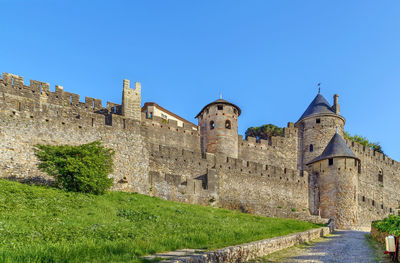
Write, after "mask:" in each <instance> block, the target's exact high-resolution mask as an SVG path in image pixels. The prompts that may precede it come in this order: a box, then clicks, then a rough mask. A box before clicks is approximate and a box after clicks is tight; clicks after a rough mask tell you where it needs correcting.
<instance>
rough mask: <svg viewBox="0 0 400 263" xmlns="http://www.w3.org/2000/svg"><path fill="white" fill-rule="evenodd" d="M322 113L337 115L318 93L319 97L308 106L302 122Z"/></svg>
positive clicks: (302, 116)
mask: <svg viewBox="0 0 400 263" xmlns="http://www.w3.org/2000/svg"><path fill="white" fill-rule="evenodd" d="M321 113H325V114H326V113H328V114H336V113H335V112H334V111H333V110H332V107H331V105H330V104H329V102H328V101H327V100H326V99H325V98H324V96H322V95H321V94H319V93H318V95H317V96H316V97H315V98H314V100H313V101H312V102H311V104H310V105H309V106H308V108H307V109H306V111H305V112H304V113H303V115H301V117H300V119H299V121H300V120H302V119H304V118H305V117H308V116H311V115H317V114H321Z"/></svg>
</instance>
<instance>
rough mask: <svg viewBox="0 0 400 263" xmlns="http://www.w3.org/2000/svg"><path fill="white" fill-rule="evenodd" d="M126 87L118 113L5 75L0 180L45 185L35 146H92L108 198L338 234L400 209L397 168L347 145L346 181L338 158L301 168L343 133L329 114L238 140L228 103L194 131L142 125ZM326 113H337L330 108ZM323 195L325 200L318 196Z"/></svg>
mask: <svg viewBox="0 0 400 263" xmlns="http://www.w3.org/2000/svg"><path fill="white" fill-rule="evenodd" d="M133 86H134V88H130V83H129V81H128V80H124V85H123V96H122V104H117V103H111V102H107V106H106V107H105V108H103V106H102V102H101V100H98V99H93V98H89V97H85V102H81V101H80V97H79V95H77V94H73V93H69V92H66V91H64V89H63V88H62V87H61V86H56V88H55V91H54V92H53V91H50V88H49V84H48V83H44V82H39V81H30V85H29V86H27V85H25V84H24V80H23V78H22V77H20V76H16V75H12V74H7V73H4V74H3V78H2V79H0V176H1V177H4V178H19V179H30V180H36V181H46V180H51V178H48V177H47V176H46V175H45V174H43V173H42V172H40V171H39V170H38V169H37V160H36V157H35V156H34V152H33V146H34V145H35V144H37V143H41V144H72V145H78V144H82V143H87V142H91V141H94V140H101V141H102V142H103V143H104V144H105V145H106V146H107V147H110V148H113V149H114V150H115V152H116V154H115V160H114V163H115V169H114V172H113V174H112V175H111V177H112V178H114V187H113V189H114V190H124V191H135V192H139V193H143V194H147V195H153V196H158V197H161V198H164V199H168V200H174V201H180V202H187V203H195V204H202V205H213V206H219V207H224V208H229V209H237V210H240V211H243V212H249V213H254V214H260V215H267V216H284V217H296V218H302V219H310V220H313V219H315V217H318V215H319V214H321V215H322V216H325V217H333V218H336V219H337V220H339V222H340V220H342V221H343V222H344V223H343V225H342V227H347V228H357V227H363V226H368V225H369V223H370V221H371V220H375V219H379V218H382V217H383V216H386V215H387V214H389V213H391V212H394V211H395V209H396V208H398V207H399V205H400V201H399V200H400V198H399V189H400V173H399V169H400V166H399V163H398V162H396V161H393V160H391V159H389V158H388V157H386V156H384V155H381V154H379V153H375V152H373V151H371V150H369V149H365V148H363V147H362V146H360V145H358V144H354V143H351V142H347V145H348V147H349V149H351V150H350V151H353V152H354V154H355V156H354V157H352V156H350V157H349V158H350V159H351V160H350V159H349V161H348V162H351V161H353V164H354V160H353V159H354V158H357V160H358V162H359V165H357V167H352V169H353V170H352V171H351V172H350V170H349V169H350V168H349V167H347V166H346V165H345V164H344V162H343V161H340V160H342V159H343V158H342V159H341V158H340V156H337V157H335V158H334V159H335V160H334V165H332V166H331V165H329V164H328V162H329V160H328V159H325V160H321V161H317V162H316V163H313V164H312V165H308V162H310V161H312V160H313V159H314V158H318V156H321V154H322V152H323V151H324V149H325V147H326V145H327V144H328V143H329V141H330V138H331V137H332V136H333V135H334V134H335V130H336V129H337V128H338V133H339V134H342V133H343V126H344V118H343V117H341V116H340V115H339V112H338V111H337V110H333V109H334V107H332V110H331V108H329V109H328V110H327V109H325V111H323V110H322V111H321V110H319V111H315V109H314V108H313V107H311V106H313V105H310V107H311V110H310V109H307V111H306V112H307V114H308V115H307V116H305V117H304V116H302V118H300V120H299V121H298V122H296V124H294V123H289V124H288V127H286V128H285V130H284V136H277V137H272V138H271V139H270V140H261V141H256V140H255V139H254V138H248V139H247V140H243V137H242V136H241V135H238V134H237V123H238V117H239V115H240V108H239V107H237V106H236V105H234V104H232V103H230V102H227V101H224V100H217V101H215V102H212V103H210V104H208V105H207V106H206V107H204V108H203V110H202V111H201V112H200V113H199V115H198V116H197V117H198V119H199V126H198V129H197V130H195V129H193V126H192V125H191V126H187V127H186V126H183V127H181V126H178V125H177V123H176V121H172V120H169V121H166V120H163V119H161V118H158V117H153V118H151V119H148V118H146V116H145V115H143V114H141V110H140V105H141V95H140V93H141V85H140V83H135V84H134V85H133ZM319 96H320V97H318V96H317V98H316V99H318V100H322V96H321V95H319ZM323 100H324V99H323ZM336 100H337V98H336ZM324 103H325V102H324ZM318 105H319V104H318ZM335 105H336V106H337V109H338V108H339V105H338V101H336V104H335ZM335 105H334V106H335ZM318 107H319V106H318ZM326 107H328V106H326ZM329 107H330V106H329ZM312 110H314V111H312ZM317 119H319V120H317ZM311 144H313V151H310V145H311ZM346 147H347V146H346ZM346 162H347V161H346ZM320 163H321V164H320ZM321 165H322V166H321ZM343 166H346V167H343ZM321 167H325V168H323V169H322V170H318V169H320V168H321ZM317 170H318V171H317ZM339 171H340V172H339ZM335 178H336V179H335ZM342 184H345V185H347V186H348V187H345V188H343V187H342ZM326 189H333V190H332V192H330V194H325V193H326ZM321 191H322V192H321ZM324 191H325V192H324ZM354 191H356V192H355V194H354V193H353V192H354ZM350 192H351V194H350ZM350 196H351V198H350ZM350 208H351V209H350ZM353 208H354V209H353ZM348 222H351V224H348ZM339 226H340V224H339Z"/></svg>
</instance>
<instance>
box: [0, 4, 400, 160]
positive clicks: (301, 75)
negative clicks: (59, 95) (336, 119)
mask: <svg viewBox="0 0 400 263" xmlns="http://www.w3.org/2000/svg"><path fill="white" fill-rule="evenodd" d="M0 7H1V12H0V25H1V37H0V38H1V40H0V71H1V72H10V73H14V74H17V75H22V76H24V77H25V82H26V83H28V81H29V79H36V80H40V81H45V82H49V83H50V85H51V86H52V88H53V89H54V85H56V84H57V85H62V86H64V89H65V90H66V91H70V92H74V93H78V94H80V95H81V98H84V96H90V97H95V98H100V99H102V100H103V105H105V103H106V101H111V102H116V103H120V102H121V91H122V80H123V79H124V78H128V79H130V80H131V82H133V81H140V82H141V83H142V102H143V103H144V102H146V101H154V102H157V103H158V104H160V105H161V106H163V107H165V108H167V109H169V110H171V111H173V112H175V113H177V114H179V115H181V116H182V117H184V118H186V119H188V120H190V121H192V122H195V123H197V121H196V120H195V119H194V116H195V115H196V114H197V113H198V111H199V110H200V109H201V108H202V107H203V106H204V105H205V104H207V103H209V102H211V101H213V100H216V99H218V97H219V93H220V92H222V94H223V98H224V99H226V100H229V101H231V102H233V103H235V104H237V105H238V106H239V107H241V108H242V115H241V117H240V119H239V131H240V133H242V134H243V133H244V131H245V130H246V128H247V127H249V126H258V125H262V124H267V123H272V124H275V125H279V126H286V124H287V122H289V121H291V122H296V121H297V120H298V118H299V117H300V116H301V114H302V113H303V111H304V110H305V109H306V108H307V106H308V104H309V103H310V102H311V101H312V100H313V98H314V97H315V95H316V94H317V83H318V82H321V83H322V84H321V93H322V94H323V95H324V96H325V98H326V99H327V100H328V101H329V102H331V103H332V96H333V94H335V93H338V94H339V95H340V97H339V103H340V105H341V111H342V115H343V116H344V117H345V118H346V120H347V123H346V127H345V129H346V130H347V131H349V132H350V133H352V134H354V133H357V134H360V135H363V136H366V137H367V138H368V139H370V140H371V141H378V142H380V143H381V145H382V146H383V149H384V151H385V153H386V154H387V155H389V156H390V157H392V158H394V159H396V160H400V140H399V131H400V110H399V104H400V100H399V99H400V1H399V0H393V1H390V0H385V1H376V0H351V1H349V0H335V1H321V0H315V1H311V0H310V1H309V0H303V1H295V0H292V1H287V0H275V1H272V0H268V1H267V0H260V1H253V0H248V1H244V0H242V1H234V0H226V1H222V0H208V1H207V0H201V1H194V0H193V1H189V0H181V1H177V0H158V1H154V0H143V1H116V0H113V1H107V2H106V1H85V0H81V1H50V0H48V1H35V0H30V1H20V0H9V1H7V0H0ZM398 103H399V104H398Z"/></svg>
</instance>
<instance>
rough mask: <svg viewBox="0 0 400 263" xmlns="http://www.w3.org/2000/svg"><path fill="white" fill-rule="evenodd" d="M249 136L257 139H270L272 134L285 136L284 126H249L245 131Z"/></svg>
mask: <svg viewBox="0 0 400 263" xmlns="http://www.w3.org/2000/svg"><path fill="white" fill-rule="evenodd" d="M245 136H246V139H247V137H249V136H250V137H255V138H256V140H257V141H259V140H260V139H263V140H268V139H270V138H271V137H272V136H283V128H280V127H278V126H275V125H273V124H265V125H262V126H260V127H249V128H248V129H247V130H246V132H245Z"/></svg>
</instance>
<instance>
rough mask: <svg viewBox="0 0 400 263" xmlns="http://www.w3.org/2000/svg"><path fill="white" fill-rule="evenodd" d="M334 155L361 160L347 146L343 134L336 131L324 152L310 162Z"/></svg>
mask: <svg viewBox="0 0 400 263" xmlns="http://www.w3.org/2000/svg"><path fill="white" fill-rule="evenodd" d="M333 157H350V158H354V159H357V160H359V159H358V158H357V157H356V156H355V154H354V153H353V152H352V151H351V150H350V148H349V147H348V146H347V144H346V142H345V141H344V139H343V138H342V136H340V135H339V134H338V133H335V135H333V137H332V139H331V141H330V142H329V143H328V145H327V146H326V148H325V150H324V151H323V152H322V154H321V155H320V156H318V157H317V158H315V159H314V160H312V161H311V162H309V163H308V164H311V163H315V162H318V161H321V160H325V159H329V158H333Z"/></svg>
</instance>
